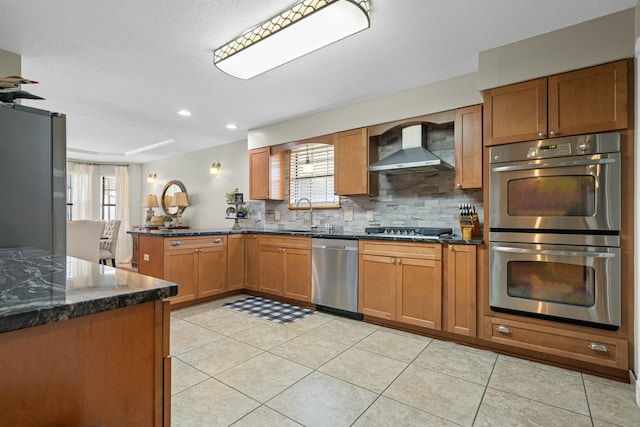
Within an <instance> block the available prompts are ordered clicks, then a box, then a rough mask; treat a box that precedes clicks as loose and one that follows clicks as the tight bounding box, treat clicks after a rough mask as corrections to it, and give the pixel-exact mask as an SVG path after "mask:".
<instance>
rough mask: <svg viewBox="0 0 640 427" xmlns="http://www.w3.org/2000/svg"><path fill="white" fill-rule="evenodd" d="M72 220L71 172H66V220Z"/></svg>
mask: <svg viewBox="0 0 640 427" xmlns="http://www.w3.org/2000/svg"><path fill="white" fill-rule="evenodd" d="M71 220H73V174H72V173H70V172H69V173H67V221H71Z"/></svg>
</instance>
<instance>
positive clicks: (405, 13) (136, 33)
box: [0, 0, 637, 163]
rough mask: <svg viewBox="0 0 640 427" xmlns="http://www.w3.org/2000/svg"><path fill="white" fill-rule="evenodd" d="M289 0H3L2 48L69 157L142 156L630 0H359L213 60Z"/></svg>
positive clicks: (282, 115)
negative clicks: (359, 18)
mask: <svg viewBox="0 0 640 427" xmlns="http://www.w3.org/2000/svg"><path fill="white" fill-rule="evenodd" d="M295 1H296V0H269V1H264V0H242V1H239V0H189V1H186V0H179V1H176V0H153V1H149V0H147V1H142V0H109V1H104V0H57V1H42V0H2V3H1V4H2V8H1V9H2V13H1V14H0V49H5V50H8V51H11V52H15V53H19V54H21V55H22V74H23V76H24V77H26V78H30V79H33V80H38V81H40V84H38V85H34V86H24V87H23V89H24V90H28V91H30V92H32V93H34V94H36V95H39V96H42V97H44V98H46V100H45V101H25V102H23V103H24V104H25V105H29V106H33V107H37V108H43V109H48V110H52V111H58V112H61V113H65V114H67V145H68V147H69V148H70V149H73V150H77V151H75V152H70V153H69V157H71V158H75V159H85V160H92V161H99V160H100V161H116V162H120V161H125V162H139V163H143V162H148V161H152V160H156V159H160V158H164V157H168V156H173V155H176V154H180V153H185V152H189V151H194V150H199V149H202V148H206V147H212V146H215V145H220V144H225V143H228V142H233V141H238V140H241V139H245V138H246V134H247V129H250V128H254V127H258V126H263V125H266V124H270V123H275V122H278V121H282V120H285V119H289V118H292V117H297V116H303V115H307V114H309V113H312V112H317V111H321V110H326V109H330V108H333V107H336V106H340V105H346V104H350V103H353V102H357V101H362V100H365V99H369V98H374V97H377V96H381V95H385V94H389V93H393V92H397V91H400V90H403V89H407V88H411V87H416V86H420V85H423V84H426V83H429V82H434V81H438V80H442V79H445V78H449V77H454V76H458V75H462V74H466V73H469V72H473V71H475V70H476V69H477V55H478V52H479V51H482V50H486V49H489V48H493V47H497V46H501V45H504V44H507V43H511V42H514V41H517V40H522V39H525V38H528V37H532V36H535V35H538V34H542V33H545V32H548V31H552V30H555V29H558V28H562V27H566V26H569V25H573V24H577V23H579V22H583V21H587V20H590V19H593V18H596V17H599V16H604V15H607V14H610V13H614V12H617V11H620V10H624V9H628V8H631V7H634V6H635V4H636V2H637V0H607V1H604V0H484V1H478V0H371V2H370V3H371V28H370V29H368V30H366V31H363V32H361V33H358V34H356V35H354V36H352V37H349V38H347V39H345V40H342V41H340V42H338V43H335V44H333V45H331V46H329V47H327V48H324V49H321V50H319V51H316V52H314V53H312V54H309V55H307V56H305V57H303V58H300V59H298V60H295V61H293V62H290V63H289V64H286V65H284V66H281V67H279V68H277V69H275V70H272V71H269V72H267V73H265V74H263V75H260V76H257V77H255V78H253V79H251V80H246V81H245V80H239V79H236V78H233V77H230V76H228V75H226V74H224V73H222V72H220V71H219V70H218V69H216V68H215V67H214V66H213V58H212V57H213V52H212V51H213V49H215V48H217V47H219V46H220V45H221V44H223V43H225V42H227V41H228V40H229V39H231V38H232V37H234V36H237V35H238V34H240V33H242V32H243V31H245V30H247V29H249V28H250V27H252V26H254V25H256V24H258V23H260V22H262V21H263V20H265V19H267V18H269V17H271V16H273V15H274V14H275V13H277V12H280V11H281V10H283V9H285V8H287V7H288V6H290V5H291V4H293V3H295ZM183 108H184V109H188V110H190V111H192V112H193V115H192V116H191V117H181V116H178V115H177V114H176V111H178V110H180V109H183ZM230 122H233V123H236V124H237V125H238V126H239V128H238V129H237V130H233V131H232V130H228V129H226V128H225V125H226V124H227V123H230ZM167 140H173V141H175V142H174V143H172V144H167V145H164V146H163V147H161V148H157V149H155V150H149V151H146V152H142V153H140V154H137V155H133V156H124V155H123V153H124V152H126V151H129V150H134V149H136V148H140V147H144V146H147V145H151V144H156V143H160V142H163V141H167ZM78 151H84V152H89V153H98V154H87V153H85V154H81V153H79V152H78Z"/></svg>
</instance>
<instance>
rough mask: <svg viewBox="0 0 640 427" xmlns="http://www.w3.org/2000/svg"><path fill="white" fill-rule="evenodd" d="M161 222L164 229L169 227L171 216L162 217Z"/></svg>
mask: <svg viewBox="0 0 640 427" xmlns="http://www.w3.org/2000/svg"><path fill="white" fill-rule="evenodd" d="M162 222H164V226H165V227H170V226H171V223H172V222H173V217H172V216H171V215H163V216H162Z"/></svg>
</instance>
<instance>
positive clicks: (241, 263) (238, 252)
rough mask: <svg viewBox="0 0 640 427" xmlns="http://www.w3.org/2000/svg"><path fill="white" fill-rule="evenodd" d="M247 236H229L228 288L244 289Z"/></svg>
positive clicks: (230, 289)
mask: <svg viewBox="0 0 640 427" xmlns="http://www.w3.org/2000/svg"><path fill="white" fill-rule="evenodd" d="M245 242H246V241H245V236H244V234H230V235H229V236H228V237H227V290H228V291H232V290H235V289H243V288H244V286H245V285H244V284H245V262H246V261H245V258H246V256H245Z"/></svg>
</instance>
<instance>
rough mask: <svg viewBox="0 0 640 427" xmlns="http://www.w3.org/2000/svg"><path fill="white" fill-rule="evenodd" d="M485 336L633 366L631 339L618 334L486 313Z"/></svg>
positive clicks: (572, 356) (584, 359)
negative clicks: (628, 339) (600, 333)
mask: <svg viewBox="0 0 640 427" xmlns="http://www.w3.org/2000/svg"><path fill="white" fill-rule="evenodd" d="M484 338H485V339H486V340H489V341H491V342H494V343H498V344H505V345H508V346H512V347H518V348H522V349H526V350H532V351H538V352H542V353H547V354H552V355H555V356H561V357H567V358H570V359H574V360H579V361H582V362H587V363H594V364H597V365H602V366H606V367H610V368H617V369H627V368H628V366H629V359H628V354H629V349H628V341H627V340H623V339H619V338H614V337H607V336H603V335H595V334H590V333H584V332H577V331H570V330H566V329H562V328H561V327H550V326H542V325H537V324H532V323H526V322H521V321H518V320H511V319H503V318H497V317H489V316H485V318H484Z"/></svg>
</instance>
